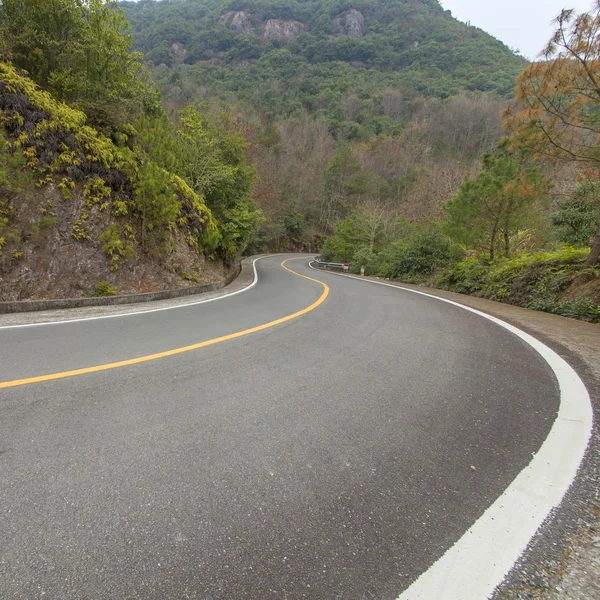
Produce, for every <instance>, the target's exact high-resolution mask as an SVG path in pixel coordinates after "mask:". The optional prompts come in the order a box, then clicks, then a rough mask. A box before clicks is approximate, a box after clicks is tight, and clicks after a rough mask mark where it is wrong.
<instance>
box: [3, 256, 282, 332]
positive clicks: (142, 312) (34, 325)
mask: <svg viewBox="0 0 600 600" xmlns="http://www.w3.org/2000/svg"><path fill="white" fill-rule="evenodd" d="M270 256H273V255H270V254H268V255H266V256H259V257H258V258H255V259H254V260H253V261H252V269H253V271H254V281H252V283H251V284H250V285H248V286H246V287H245V288H242V289H241V290H236V291H235V292H230V293H229V294H222V295H220V296H216V297H215V298H207V299H206V300H197V301H196V302H188V303H187V304H178V305H176V306H163V307H161V308H149V309H148V310H137V311H132V312H127V313H118V314H114V315H98V316H96V317H82V318H76V319H64V320H62V321H44V322H41V323H23V324H22V325H3V326H0V331H2V330H3V329H22V328H23V327H42V326H47V325H65V324H67V323H81V322H83V321H99V320H100V319H116V318H118V317H132V316H136V315H147V314H150V313H156V312H162V311H165V310H176V309H178V308H188V307H189V306H197V305H198V304H206V303H207V302H215V301H216V300H223V299H224V298H230V297H231V296H237V294H242V293H243V292H247V291H248V290H250V289H252V288H253V287H254V286H255V285H256V284H257V283H258V272H257V271H256V263H257V261H259V260H262V259H263V258H269V257H270ZM156 302H161V300H157V301H156ZM163 302H164V301H163ZM80 308H92V307H80ZM50 310H52V309H50ZM55 310H58V309H55ZM12 314H18V313H12Z"/></svg>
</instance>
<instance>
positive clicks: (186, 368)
mask: <svg viewBox="0 0 600 600" xmlns="http://www.w3.org/2000/svg"><path fill="white" fill-rule="evenodd" d="M281 262H282V258H281V257H269V258H267V259H263V260H261V261H260V262H258V263H257V270H258V276H259V281H258V284H257V285H256V286H255V287H254V288H253V289H251V290H249V291H247V292H245V293H244V294H239V295H237V296H232V297H229V298H223V299H222V300H219V301H218V302H212V303H210V304H203V305H202V304H201V305H196V306H190V307H186V308H178V309H176V310H170V311H164V312H159V313H148V314H137V315H130V316H125V317H123V318H111V319H106V320H94V321H82V322H72V323H64V324H60V325H53V326H51V327H50V326H48V327H44V326H40V327H31V328H24V329H8V330H1V329H0V382H5V383H6V382H15V381H19V380H23V379H29V378H32V377H41V378H42V379H45V378H46V376H47V375H50V374H56V373H65V372H70V371H74V370H80V369H86V368H88V367H96V366H100V365H110V364H114V363H118V362H120V361H129V360H131V359H139V358H140V357H149V356H154V355H157V354H160V353H168V354H169V355H167V356H164V357H163V358H159V357H155V358H153V359H152V360H147V361H144V362H139V361H138V362H136V363H135V364H129V365H128V366H116V367H115V368H110V369H106V370H98V371H96V372H92V373H87V374H82V375H76V376H70V377H64V378H59V379H54V380H44V381H40V382H36V383H30V384H19V385H16V386H14V387H5V388H4V389H0V472H1V473H2V485H1V486H0V515H1V521H0V540H2V544H1V546H0V597H1V598H3V599H4V598H6V599H9V598H15V599H17V598H18V599H21V598H22V599H32V598H53V599H54V598H56V599H62V598H65V599H71V598H72V599H81V598H86V599H104V598H106V599H109V598H110V599H112V598H128V599H138V598H139V599H144V600H149V599H157V600H158V599H164V598H169V599H178V598H198V599H230V598H236V599H246V598H247V599H257V600H263V599H265V600H267V599H271V598H272V599H274V600H275V599H277V600H283V599H288V600H293V599H295V598H310V599H315V600H317V599H318V600H320V599H323V600H335V599H337V598H340V599H341V598H344V600H347V599H357V600H358V599H363V598H377V599H381V600H387V599H390V600H392V599H395V598H397V597H398V595H399V593H400V592H402V591H403V590H405V589H406V588H407V587H408V586H409V585H410V584H411V582H413V581H414V580H415V579H416V578H417V577H418V576H419V575H420V574H421V573H423V572H424V571H426V570H427V569H428V567H429V566H430V565H431V564H432V563H434V562H435V561H436V560H437V559H439V558H440V556H442V555H443V554H444V552H445V551H446V550H447V549H448V548H450V547H451V546H452V545H453V544H454V543H455V542H456V540H458V539H459V538H460V537H461V536H462V534H463V533H464V532H465V531H466V530H467V529H469V527H471V525H472V524H473V523H474V522H475V521H477V519H478V518H479V517H480V516H481V515H482V514H483V512H484V511H485V510H486V508H487V507H488V506H490V505H491V504H492V503H493V502H494V501H495V500H496V498H498V497H499V496H500V494H501V493H502V492H503V490H504V489H505V488H506V487H507V486H508V484H509V483H510V482H511V481H512V480H513V479H514V478H515V477H516V476H517V475H518V473H519V472H521V471H522V470H523V468H524V467H525V466H526V465H527V464H528V463H529V462H530V460H531V457H532V454H534V453H536V452H537V451H538V449H539V448H540V446H541V444H542V443H543V441H544V440H545V438H546V436H547V435H548V432H549V431H550V428H551V427H552V424H553V422H554V420H555V417H556V414H557V411H558V407H559V390H558V386H557V383H556V380H555V377H554V374H553V372H552V371H551V370H550V368H549V366H548V365H547V363H545V362H544V361H543V360H542V358H541V357H540V356H539V355H538V354H537V353H536V352H534V351H533V350H532V349H531V348H530V347H529V346H528V345H526V344H525V343H524V342H523V341H522V340H521V339H519V338H518V337H516V336H514V335H512V334H511V333H509V332H508V331H505V330H502V329H500V328H498V327H497V326H496V325H494V324H493V323H491V322H489V321H487V320H485V319H482V318H480V317H478V316H475V315H472V314H469V313H468V312H465V311H463V310H461V309H460V308H458V307H457V306H452V305H448V304H443V303H440V302H438V301H436V300H434V299H431V298H426V297H422V296H416V295H414V294H411V293H409V292H404V291H401V290H398V289H396V288H395V289H390V288H386V287H383V286H369V285H363V284H361V283H359V282H356V281H353V280H351V279H345V278H342V277H335V276H333V275H331V274H328V273H315V272H314V271H312V270H310V269H309V268H308V265H307V260H295V261H294V262H288V263H287V266H288V267H289V268H290V269H293V270H294V271H295V272H296V273H297V274H295V273H292V272H290V271H289V270H285V269H283V268H282V267H281V266H280V263H281ZM298 274H300V275H303V276H304V277H299V276H298ZM306 277H308V278H311V279H313V280H312V281H311V280H309V279H306ZM314 279H317V280H322V281H323V282H325V284H326V286H324V285H323V284H321V283H319V282H318V281H314ZM325 288H328V289H327V295H326V297H324V290H325ZM311 307H312V308H311ZM308 308H311V310H310V311H307V309H308ZM296 313H302V314H299V315H298V316H297V317H295V318H293V319H287V320H285V319H286V318H287V317H290V316H292V315H294V314H296ZM278 321H279V322H278ZM274 322H278V323H275V324H273V323H274ZM267 324H272V325H271V326H269V327H266V328H265V327H262V326H264V325H267ZM248 330H255V331H253V332H249V333H248V334H246V335H243V336H238V337H232V336H234V335H235V334H238V333H240V332H248ZM222 337H228V339H226V340H224V341H222V342H220V343H216V344H211V345H203V346H202V347H198V348H196V349H188V350H187V351H185V352H181V353H173V352H172V351H173V350H176V349H181V348H186V347H189V346H198V345H201V344H203V343H204V342H207V341H210V340H214V339H215V338H222Z"/></svg>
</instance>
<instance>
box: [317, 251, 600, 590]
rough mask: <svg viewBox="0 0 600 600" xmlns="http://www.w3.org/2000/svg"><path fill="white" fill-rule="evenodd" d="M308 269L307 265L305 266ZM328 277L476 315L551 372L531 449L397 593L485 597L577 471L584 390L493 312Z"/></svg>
mask: <svg viewBox="0 0 600 600" xmlns="http://www.w3.org/2000/svg"><path fill="white" fill-rule="evenodd" d="M311 262H312V261H311ZM309 266H310V267H311V269H314V267H312V264H309ZM316 270H321V269H316ZM328 272H329V271H328ZM331 274H332V275H340V276H342V277H347V278H349V279H357V280H359V281H363V282H364V281H366V282H369V283H374V284H377V285H384V286H386V287H391V288H396V289H400V290H403V291H406V292H410V293H413V294H419V295H421V296H427V297H428V298H433V299H434V300H439V301H441V302H446V303H447V304H452V305H454V306H458V307H459V308H462V309H464V310H467V311H469V312H471V313H474V314H476V315H479V316H481V317H483V318H485V319H488V320H489V321H492V322H493V323H495V324H496V325H499V326H500V327H503V328H504V329H506V330H508V331H510V332H511V333H513V334H515V335H516V336H518V337H519V338H521V339H522V340H523V341H524V342H525V343H527V344H528V345H529V346H531V347H532V348H533V349H534V350H536V352H538V353H539V354H540V355H541V357H542V358H543V359H544V360H545V361H546V363H547V364H548V365H549V366H550V368H551V369H552V371H553V372H554V375H555V377H556V379H557V381H558V385H559V388H560V406H559V410H558V415H557V417H556V420H555V422H554V424H553V425H552V429H551V430H550V433H549V434H548V437H547V438H546V440H545V441H544V443H543V444H542V446H541V448H540V449H539V450H538V452H537V454H535V456H534V457H533V459H532V461H531V462H530V463H529V465H528V466H527V467H525V468H524V469H523V470H522V471H521V472H520V473H519V475H517V477H516V478H515V480H514V481H513V482H512V483H511V484H510V485H509V486H508V488H506V490H505V491H504V492H503V493H502V495H501V496H500V497H499V498H498V499H497V500H496V501H495V502H494V503H493V504H492V505H491V506H490V507H489V508H488V509H487V510H486V511H485V512H484V514H483V515H482V516H481V517H480V518H479V519H478V520H477V521H476V522H475V524H474V525H473V526H472V527H471V528H470V529H469V530H468V531H467V532H466V533H465V534H464V535H463V536H462V537H461V538H460V539H459V540H458V541H457V542H456V543H455V544H454V545H453V546H452V547H451V548H450V549H448V550H447V551H446V553H445V554H444V555H443V556H442V557H441V558H440V559H439V560H438V561H437V562H435V563H434V564H433V565H432V566H431V567H430V568H429V569H428V570H427V571H425V572H424V573H423V574H422V575H421V576H420V577H419V578H418V579H417V580H416V581H415V582H414V583H413V584H412V585H411V586H410V587H409V588H408V589H407V590H405V591H404V592H402V593H401V594H400V596H399V597H398V600H432V599H434V598H435V599H436V600H483V599H488V598H490V597H491V596H492V595H493V593H494V591H495V589H496V587H497V586H498V585H500V584H501V583H502V581H503V580H504V579H505V578H506V576H507V575H508V573H509V572H510V570H511V569H512V568H513V567H514V565H515V563H516V562H517V561H518V560H519V558H520V557H521V556H522V554H523V552H525V550H526V549H527V546H528V545H529V542H530V541H531V539H532V538H533V537H534V536H535V534H536V532H537V531H538V529H539V528H540V527H541V526H542V524H543V523H544V522H545V521H546V519H547V518H548V517H549V516H550V514H551V513H552V511H553V510H555V509H556V508H557V507H558V506H559V504H560V503H561V502H562V500H563V498H564V496H565V494H566V493H567V491H568V489H569V488H570V487H571V484H572V483H573V480H574V479H575V477H576V475H577V472H578V470H579V467H580V465H581V461H582V460H583V458H584V456H585V453H586V450H587V448H588V445H589V441H590V438H591V435H592V429H593V422H594V417H593V410H592V404H591V400H590V397H589V394H588V391H587V389H586V387H585V385H584V383H583V381H582V380H581V378H580V377H579V375H578V374H577V373H576V372H575V370H574V369H573V368H572V367H571V366H570V365H569V364H568V363H567V362H566V361H565V360H564V359H563V358H562V357H560V356H559V355H558V354H557V353H556V352H554V350H552V349H551V348H549V347H548V346H546V344H544V343H542V342H540V341H539V340H538V339H536V338H535V337H533V336H531V335H529V334H528V333H525V332H524V331H522V330H521V329H518V328H517V327H515V326H513V325H510V324H509V323H507V322H505V321H502V320H501V319H498V318H497V317H493V316H491V315H488V314H486V313H484V312H481V311H479V310H476V309H474V308H471V307H469V306H465V305H463V304H459V303H458V302H454V301H452V300H447V299H446V298H440V297H439V296H434V295H432V294H427V293H426V292H421V291H418V290H412V289H410V288H405V287H401V286H397V285H392V284H389V283H384V282H381V281H373V280H371V279H363V278H361V277H356V276H353V275H342V274H341V273H331Z"/></svg>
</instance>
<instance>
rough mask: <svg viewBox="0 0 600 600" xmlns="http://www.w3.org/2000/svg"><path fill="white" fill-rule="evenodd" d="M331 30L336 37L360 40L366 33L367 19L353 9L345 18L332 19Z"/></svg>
mask: <svg viewBox="0 0 600 600" xmlns="http://www.w3.org/2000/svg"><path fill="white" fill-rule="evenodd" d="M331 28H332V30H333V33H334V35H337V36H342V37H351V38H355V39H358V38H359V37H362V35H363V34H364V32H365V18H364V17H363V15H362V13H361V12H359V11H357V10H355V9H354V8H353V9H352V10H350V11H349V12H347V13H346V16H345V17H344V18H342V16H341V15H340V16H339V17H335V18H334V19H332V20H331Z"/></svg>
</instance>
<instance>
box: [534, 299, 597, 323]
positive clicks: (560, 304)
mask: <svg viewBox="0 0 600 600" xmlns="http://www.w3.org/2000/svg"><path fill="white" fill-rule="evenodd" d="M525 308H529V309H531V310H541V311H543V312H548V313H553V314H555V315H561V316H563V317H571V318H573V319H579V320H581V321H588V322H590V323H600V305H598V303H597V302H595V301H594V300H593V299H592V298H585V297H583V298H574V299H568V300H559V299H556V298H537V299H533V300H531V301H530V302H528V303H527V304H526V305H525Z"/></svg>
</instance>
